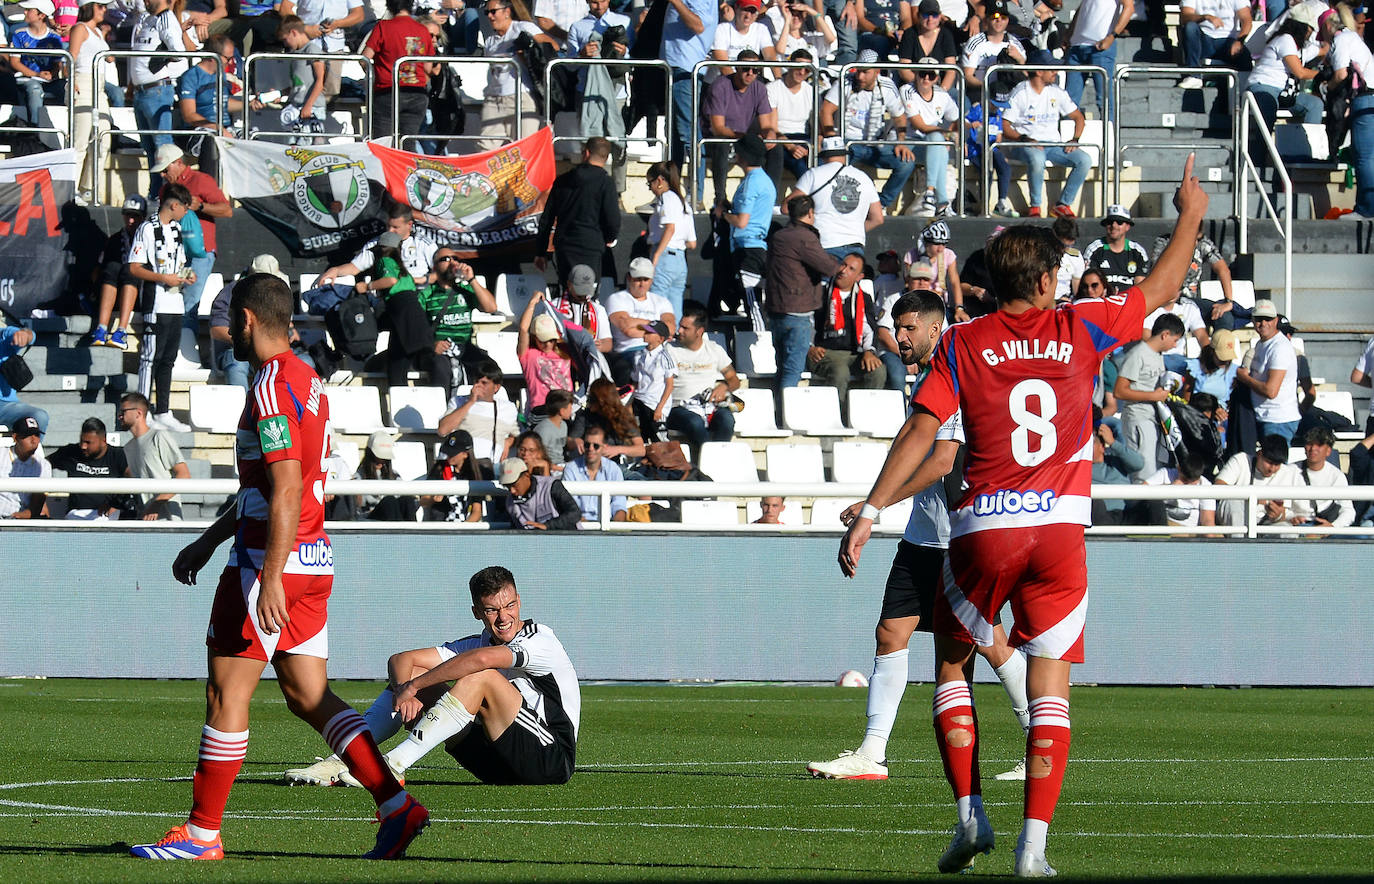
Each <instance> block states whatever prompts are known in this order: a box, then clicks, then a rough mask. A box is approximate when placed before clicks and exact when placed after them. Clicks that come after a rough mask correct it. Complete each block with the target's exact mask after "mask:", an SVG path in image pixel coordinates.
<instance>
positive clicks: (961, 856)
mask: <svg viewBox="0 0 1374 884" xmlns="http://www.w3.org/2000/svg"><path fill="white" fill-rule="evenodd" d="M992 844H993V834H992V823H990V822H988V818H987V817H986V816H984V815H983V814H982V813H981V812H980V813H977V814H975V815H974V816H973V818H972V819H970V820H968V822H962V823H957V824H955V826H954V837H953V838H952V839H950V842H949V846H948V847H946V848H945V852H944V853H942V854H940V863H939V869H940V871H942V872H944V873H946V874H950V873H952V872H962V871H963V870H964V869H967V868H969V867H971V866H972V865H973V858H974V857H975V856H977V855H978V854H980V853H991V852H992Z"/></svg>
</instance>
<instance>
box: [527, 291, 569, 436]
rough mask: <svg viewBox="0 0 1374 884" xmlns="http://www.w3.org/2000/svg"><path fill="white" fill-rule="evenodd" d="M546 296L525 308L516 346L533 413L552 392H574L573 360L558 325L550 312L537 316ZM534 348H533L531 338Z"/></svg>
mask: <svg viewBox="0 0 1374 884" xmlns="http://www.w3.org/2000/svg"><path fill="white" fill-rule="evenodd" d="M546 297H547V295H546V294H545V293H544V292H536V293H535V295H534V297H532V298H530V302H529V304H527V305H526V306H525V312H524V313H523V314H521V316H520V331H519V335H518V338H517V340H516V344H515V355H516V357H517V358H518V359H519V360H520V370H521V371H522V372H524V375H525V389H526V391H527V392H528V399H527V400H526V403H527V404H526V408H527V410H528V412H531V413H532V412H533V411H534V410H535V409H536V408H539V407H540V406H542V405H543V404H544V399H545V397H546V396H548V395H549V391H550V390H571V389H572V388H573V379H572V369H573V365H572V356H571V355H570V354H569V353H568V348H567V346H566V345H565V344H564V343H563V336H562V334H561V332H560V330H559V322H558V320H556V319H554V318H553V316H552V315H550V314H549V313H548V312H542V313H540V314H539V315H538V316H535V315H534V313H535V310H536V308H538V306H539V305H540V304H541V303H543V302H544V300H545V299H546ZM531 336H533V337H534V346H533V347H531V346H530V337H531Z"/></svg>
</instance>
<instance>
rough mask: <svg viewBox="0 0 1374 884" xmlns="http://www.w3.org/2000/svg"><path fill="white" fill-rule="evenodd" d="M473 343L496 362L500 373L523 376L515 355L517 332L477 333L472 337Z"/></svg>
mask: <svg viewBox="0 0 1374 884" xmlns="http://www.w3.org/2000/svg"><path fill="white" fill-rule="evenodd" d="M473 341H474V342H475V343H476V344H477V346H479V347H481V348H482V349H483V350H486V351H487V352H488V353H490V354H491V358H492V359H495V360H496V364H497V365H499V366H501V372H502V373H503V374H507V375H523V374H524V372H523V371H522V370H521V368H520V357H518V356H516V355H515V350H516V346H517V345H518V344H519V343H520V335H519V333H517V332H507V331H498V332H477V333H476V334H474V335H473Z"/></svg>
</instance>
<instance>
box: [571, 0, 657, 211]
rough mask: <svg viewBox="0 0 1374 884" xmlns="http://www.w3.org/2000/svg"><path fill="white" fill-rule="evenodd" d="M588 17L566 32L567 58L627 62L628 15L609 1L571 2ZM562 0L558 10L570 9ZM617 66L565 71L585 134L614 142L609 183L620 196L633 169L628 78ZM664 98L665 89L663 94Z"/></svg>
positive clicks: (631, 29)
mask: <svg viewBox="0 0 1374 884" xmlns="http://www.w3.org/2000/svg"><path fill="white" fill-rule="evenodd" d="M567 2H570V3H572V4H576V5H578V6H580V7H581V9H582V11H583V12H585V13H587V14H586V15H585V16H584V17H582V18H580V19H579V20H577V21H576V22H574V23H573V24H572V25H570V26H569V29H568V37H567V40H566V41H565V46H566V51H565V53H564V54H565V55H567V56H568V57H569V58H577V57H582V58H598V59H599V58H606V59H611V58H625V57H626V56H627V55H629V51H630V44H631V42H632V41H631V39H630V34H631V33H632V32H633V30H634V26H633V25H632V24H631V22H630V19H629V17H628V16H626V15H622V14H620V13H619V12H612V11H611V10H610V5H611V4H610V0H591V2H590V3H583V2H582V0H567ZM567 2H562V0H560V2H559V5H567ZM627 72H628V68H626V67H622V66H619V65H614V66H612V65H578V66H576V67H574V68H571V69H569V68H564V69H563V71H562V73H564V74H571V77H570V79H571V81H572V82H575V84H576V90H575V94H576V95H577V96H579V97H580V101H579V100H578V99H577V98H574V99H573V101H572V104H573V108H574V109H575V110H577V111H578V113H579V115H580V122H581V126H582V130H581V131H582V134H583V135H587V136H604V137H606V138H608V139H610V141H611V157H612V163H611V180H612V181H613V182H615V189H616V192H617V193H624V192H625V172H626V168H627V166H628V165H629V163H628V162H626V152H625V143H624V140H625V110H626V108H625V102H626V100H627V99H628V98H629V92H628V91H627V78H626V74H627ZM658 91H659V94H662V89H659V90H658Z"/></svg>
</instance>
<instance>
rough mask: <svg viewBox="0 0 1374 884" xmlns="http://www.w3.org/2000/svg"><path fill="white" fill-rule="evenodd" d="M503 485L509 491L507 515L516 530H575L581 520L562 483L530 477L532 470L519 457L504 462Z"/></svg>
mask: <svg viewBox="0 0 1374 884" xmlns="http://www.w3.org/2000/svg"><path fill="white" fill-rule="evenodd" d="M500 482H501V484H502V485H504V486H506V488H507V490H509V491H510V494H509V496H507V497H506V514H507V515H509V516H510V522H511V527H513V528H524V529H526V530H535V531H559V530H566V529H569V528H576V527H577V523H578V521H579V520H580V519H581V518H582V510H581V509H580V508H579V507H578V505H577V501H575V500H573V498H572V495H571V494H569V493H568V490H567V489H566V488H564V487H563V483H562V482H561V481H559V480H558V479H555V478H553V477H552V476H535V475H531V474H530V471H529V467H528V466H527V465H526V464H525V462H524V461H523V460H521V459H520V458H518V457H511V458H507V459H506V460H504V461H502V462H501V475H500Z"/></svg>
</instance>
